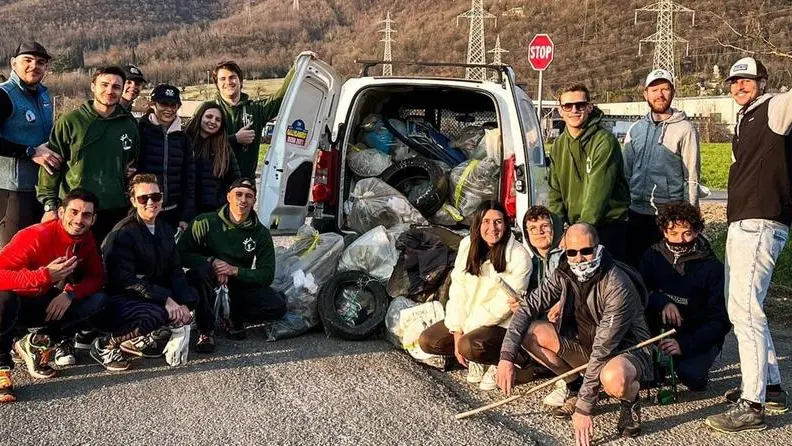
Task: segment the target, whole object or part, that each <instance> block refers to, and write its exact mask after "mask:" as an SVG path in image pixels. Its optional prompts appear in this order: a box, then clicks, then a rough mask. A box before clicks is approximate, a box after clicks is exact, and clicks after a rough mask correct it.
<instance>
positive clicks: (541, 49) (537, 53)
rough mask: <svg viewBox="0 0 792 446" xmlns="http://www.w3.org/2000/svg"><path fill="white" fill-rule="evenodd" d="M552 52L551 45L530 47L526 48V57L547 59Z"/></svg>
mask: <svg viewBox="0 0 792 446" xmlns="http://www.w3.org/2000/svg"><path fill="white" fill-rule="evenodd" d="M551 54H553V47H552V46H550V45H545V46H537V47H532V48H531V49H529V50H528V57H530V58H531V59H547V58H549V57H550V55H551Z"/></svg>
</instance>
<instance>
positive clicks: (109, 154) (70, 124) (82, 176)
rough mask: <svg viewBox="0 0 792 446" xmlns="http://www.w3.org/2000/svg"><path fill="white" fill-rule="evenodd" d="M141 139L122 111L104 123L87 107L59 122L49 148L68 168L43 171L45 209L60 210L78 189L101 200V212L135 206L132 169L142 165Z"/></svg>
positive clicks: (39, 189)
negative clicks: (129, 181)
mask: <svg viewBox="0 0 792 446" xmlns="http://www.w3.org/2000/svg"><path fill="white" fill-rule="evenodd" d="M139 147H140V138H139V136H138V129H137V123H136V122H135V120H134V119H133V118H132V115H130V114H129V113H128V112H127V111H125V110H124V109H123V108H121V107H118V106H116V108H115V110H113V113H111V114H110V116H108V117H106V118H103V117H102V116H100V115H99V114H98V113H97V112H96V110H94V108H93V101H88V102H86V103H84V104H83V105H82V106H81V107H80V108H78V109H77V110H73V111H71V112H69V113H67V114H65V115H63V116H61V117H60V119H58V121H57V122H56V123H55V127H54V128H53V129H52V134H51V135H50V140H49V148H50V150H52V151H54V152H55V153H58V154H60V155H61V156H63V159H64V163H63V164H61V168H60V169H59V170H58V171H56V172H55V174H54V175H50V174H49V173H47V170H46V169H39V179H38V186H37V187H36V192H37V196H38V200H39V201H40V202H41V203H43V204H56V203H58V202H59V201H60V198H61V197H63V196H64V195H66V194H67V193H68V192H69V191H71V190H72V189H75V188H77V187H82V188H85V189H87V190H89V191H91V192H93V193H94V194H96V196H97V197H99V209H100V210H105V209H119V208H126V207H128V206H129V201H128V200H127V198H126V168H127V164H128V163H129V162H131V161H137V158H138V150H139Z"/></svg>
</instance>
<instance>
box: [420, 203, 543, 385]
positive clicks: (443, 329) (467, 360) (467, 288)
mask: <svg viewBox="0 0 792 446" xmlns="http://www.w3.org/2000/svg"><path fill="white" fill-rule="evenodd" d="M498 276H500V277H501V278H502V279H503V280H504V281H505V282H506V283H508V284H509V285H510V286H511V287H512V288H514V290H515V291H517V292H518V293H521V294H522V293H523V292H524V291H525V290H527V289H528V283H529V281H530V278H531V256H530V254H529V253H528V251H527V250H526V249H525V248H524V247H523V246H522V245H521V244H520V242H518V241H517V240H515V238H514V237H513V236H512V233H511V230H510V229H509V224H508V217H507V214H506V210H505V209H504V208H503V205H501V204H500V203H499V202H497V201H495V200H487V201H485V202H484V203H482V204H481V206H479V208H478V209H477V210H476V214H475V215H474V216H473V224H472V226H471V228H470V235H469V236H467V237H465V238H464V239H462V242H461V243H460V244H459V252H458V253H457V258H456V261H455V262H454V269H453V271H451V288H450V290H449V293H448V295H449V300H448V304H447V305H446V319H445V320H444V321H440V322H438V323H436V324H434V325H432V326H430V327H429V328H427V329H426V330H424V332H423V333H421V337H420V338H419V340H418V342H419V344H420V346H421V348H422V349H423V350H424V351H425V352H426V353H431V354H436V355H447V356H451V355H454V356H455V357H456V359H457V361H458V362H459V363H460V364H461V365H462V366H464V367H467V368H468V376H467V380H468V382H470V383H473V384H479V387H480V388H481V389H483V390H494V389H495V388H496V383H495V371H496V364H497V363H498V359H499V355H500V348H501V343H502V342H503V337H504V336H505V334H506V328H508V326H509V322H511V319H512V310H511V308H510V305H509V297H508V295H507V294H506V293H505V292H504V291H503V289H502V287H501V286H500V285H498V283H497V282H496V278H497V277H498ZM486 366H489V368H488V369H486V371H485V368H486Z"/></svg>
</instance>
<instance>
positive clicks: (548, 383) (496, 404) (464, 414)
mask: <svg viewBox="0 0 792 446" xmlns="http://www.w3.org/2000/svg"><path fill="white" fill-rule="evenodd" d="M674 333H676V329H672V330H669V331H667V332H665V333H663V334H661V335H658V336H655V337H653V338H650V339H647V340H645V341H643V342H641V343H639V344H637V345H634V346H632V347H630V348H627V349H624V350H622V351H620V352H618V353H616V354H614V355H613V356H612V357H616V356H619V355H621V354H622V353H627V352H630V351H633V350H637V349H639V348H643V347H646V346H647V345H649V344H654V343H655V342H657V341H659V340H661V339H663V338H665V337H668V336H671V335H672V334H674ZM586 367H588V364H583V365H582V366H580V367H578V368H575V369H572V370H570V371H568V372H566V373H562V374H560V375H558V376H556V377H555V378H553V379H550V380H548V381H545V382H543V383H542V384H539V385H538V386H535V387H532V388H530V389H528V391H526V392H525V393H521V394H519V395H512V396H510V397H508V398H506V399H505V400H500V401H496V402H494V403H491V404H487V405H486V406H481V407H479V408H477V409H473V410H469V411H467V412H462V413H458V414H456V415H454V418H456V419H457V420H461V419H463V418H467V417H470V416H473V415H475V414H477V413H479V412H484V411H487V410H490V409H494V408H496V407H500V406H503V405H504V404H509V403H511V402H512V401H514V400H516V399H519V398H522V397H524V396H526V395H530V394H532V393H534V392H537V391H539V390H541V389H544V388H545V387H549V386H551V385H553V384H555V383H556V381H558V380H560V379H564V378H566V377H568V376H571V375H574V374H576V373H580V372H582V371H584V370H586Z"/></svg>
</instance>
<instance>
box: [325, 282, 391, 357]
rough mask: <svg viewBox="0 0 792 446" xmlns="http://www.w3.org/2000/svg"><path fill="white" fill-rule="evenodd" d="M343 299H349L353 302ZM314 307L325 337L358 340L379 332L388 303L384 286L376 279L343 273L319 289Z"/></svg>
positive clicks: (383, 322)
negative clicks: (316, 307) (325, 334)
mask: <svg viewBox="0 0 792 446" xmlns="http://www.w3.org/2000/svg"><path fill="white" fill-rule="evenodd" d="M345 291H346V292H347V295H346V296H345ZM345 297H352V299H351V301H352V302H354V303H351V304H350V302H349V301H347V300H346V299H345ZM355 303H357V304H359V305H360V307H356V306H355ZM317 304H318V305H317V306H318V309H319V318H320V319H321V320H322V325H323V326H324V329H325V333H327V335H328V336H333V337H337V338H341V339H346V340H348V341H362V340H364V339H366V338H368V337H369V336H371V335H373V334H375V333H376V332H378V331H379V330H381V329H382V327H383V326H384V324H385V314H386V313H387V312H388V304H389V302H388V293H386V292H385V287H383V286H382V284H381V283H379V282H378V281H377V279H375V278H373V277H371V276H369V275H368V274H366V273H364V272H363V271H344V272H342V273H338V274H336V275H334V276H333V277H331V278H330V280H328V281H327V282H326V283H325V284H324V286H322V288H321V289H320V290H319V295H318V303H317Z"/></svg>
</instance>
